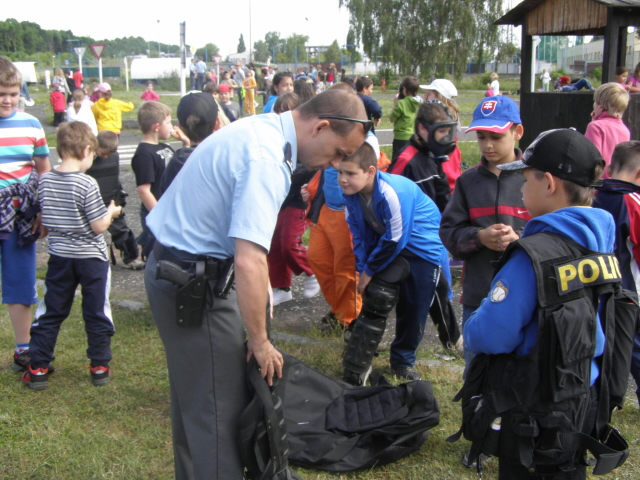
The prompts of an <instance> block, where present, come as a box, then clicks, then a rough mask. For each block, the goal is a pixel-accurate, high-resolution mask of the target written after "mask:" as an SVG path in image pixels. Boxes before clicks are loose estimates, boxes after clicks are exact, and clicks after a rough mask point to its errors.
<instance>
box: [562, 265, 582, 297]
mask: <svg viewBox="0 0 640 480" xmlns="http://www.w3.org/2000/svg"><path fill="white" fill-rule="evenodd" d="M558 273H559V274H560V288H561V289H562V291H563V292H566V291H567V290H569V282H570V281H571V280H573V279H574V278H576V275H577V274H578V272H577V270H576V267H574V266H573V265H571V264H569V265H563V266H561V267H559V268H558Z"/></svg>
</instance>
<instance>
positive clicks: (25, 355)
mask: <svg viewBox="0 0 640 480" xmlns="http://www.w3.org/2000/svg"><path fill="white" fill-rule="evenodd" d="M29 362H31V358H30V357H29V350H25V351H23V352H21V353H18V352H13V365H11V368H12V369H13V371H14V372H24V371H26V370H27V368H28V367H29Z"/></svg>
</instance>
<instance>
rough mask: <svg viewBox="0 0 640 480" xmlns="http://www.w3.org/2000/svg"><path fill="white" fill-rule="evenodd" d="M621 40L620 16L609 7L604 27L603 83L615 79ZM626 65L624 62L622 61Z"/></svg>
mask: <svg viewBox="0 0 640 480" xmlns="http://www.w3.org/2000/svg"><path fill="white" fill-rule="evenodd" d="M619 40H620V17H619V15H616V12H615V10H614V9H613V8H611V7H609V8H607V25H606V26H605V28H604V48H603V52H602V53H603V55H602V83H607V82H611V81H613V80H614V79H615V75H616V67H617V66H618V57H619V48H620V45H619ZM622 65H624V62H623V63H622Z"/></svg>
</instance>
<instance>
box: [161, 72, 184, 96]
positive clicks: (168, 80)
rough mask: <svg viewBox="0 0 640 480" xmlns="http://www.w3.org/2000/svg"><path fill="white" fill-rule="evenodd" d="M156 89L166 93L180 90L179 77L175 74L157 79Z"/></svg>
mask: <svg viewBox="0 0 640 480" xmlns="http://www.w3.org/2000/svg"><path fill="white" fill-rule="evenodd" d="M158 88H159V89H160V90H167V91H173V92H175V91H179V90H180V77H178V74H177V73H175V72H171V74H169V75H166V76H162V77H159V78H158Z"/></svg>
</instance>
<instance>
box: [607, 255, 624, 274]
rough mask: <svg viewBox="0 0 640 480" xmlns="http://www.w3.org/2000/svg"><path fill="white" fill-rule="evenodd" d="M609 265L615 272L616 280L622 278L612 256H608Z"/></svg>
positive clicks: (615, 260) (616, 262) (616, 261)
mask: <svg viewBox="0 0 640 480" xmlns="http://www.w3.org/2000/svg"><path fill="white" fill-rule="evenodd" d="M609 265H611V268H612V269H613V270H614V271H615V272H616V278H622V274H621V273H620V266H619V264H618V259H617V258H616V257H614V256H613V255H609Z"/></svg>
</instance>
